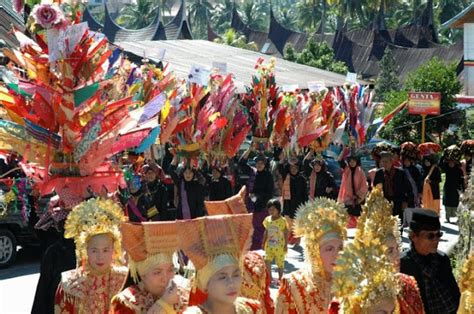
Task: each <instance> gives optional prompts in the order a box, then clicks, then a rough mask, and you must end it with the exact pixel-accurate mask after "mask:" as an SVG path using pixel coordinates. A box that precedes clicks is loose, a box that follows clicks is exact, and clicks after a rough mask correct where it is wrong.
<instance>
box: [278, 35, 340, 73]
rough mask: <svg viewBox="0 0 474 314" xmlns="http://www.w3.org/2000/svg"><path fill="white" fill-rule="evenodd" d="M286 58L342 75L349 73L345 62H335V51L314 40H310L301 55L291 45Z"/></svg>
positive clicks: (287, 49) (288, 47)
mask: <svg viewBox="0 0 474 314" xmlns="http://www.w3.org/2000/svg"><path fill="white" fill-rule="evenodd" d="M284 58H285V59H286V60H289V61H293V62H297V63H301V64H306V65H309V66H312V67H315V68H318V69H323V70H328V71H332V72H336V73H341V74H345V73H347V70H348V68H347V65H346V64H345V63H344V62H342V61H334V50H332V48H331V47H329V46H328V44H327V43H326V42H321V43H318V42H316V41H315V40H314V39H310V40H309V41H308V43H307V44H306V47H305V48H304V49H303V50H302V51H301V52H300V53H298V52H295V50H294V48H293V47H292V46H291V45H287V46H286V47H285V53H284Z"/></svg>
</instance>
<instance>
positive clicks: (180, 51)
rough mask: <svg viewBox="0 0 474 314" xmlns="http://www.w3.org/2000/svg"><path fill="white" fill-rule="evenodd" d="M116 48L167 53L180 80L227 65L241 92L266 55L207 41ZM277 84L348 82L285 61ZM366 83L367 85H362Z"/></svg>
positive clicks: (277, 70) (278, 65)
mask: <svg viewBox="0 0 474 314" xmlns="http://www.w3.org/2000/svg"><path fill="white" fill-rule="evenodd" d="M116 45H117V46H119V47H121V48H122V49H124V51H126V52H131V53H132V54H134V55H139V56H144V55H145V51H147V52H148V51H158V49H166V54H165V58H164V62H165V63H169V69H170V70H171V71H174V72H175V73H176V75H177V76H178V77H181V78H187V77H188V74H189V72H190V69H191V67H192V66H193V65H197V66H203V67H208V68H210V67H211V66H212V62H213V61H216V62H226V63H227V69H228V72H229V73H233V74H234V81H235V84H236V87H237V89H238V90H239V91H240V92H243V91H245V88H244V86H245V85H249V84H250V82H251V78H252V75H253V74H255V69H254V65H255V63H256V62H257V60H258V59H259V58H266V59H268V58H269V57H268V56H267V55H264V54H261V53H258V52H255V51H250V50H246V49H240V48H235V47H231V46H227V45H221V44H217V43H214V42H210V41H207V40H166V41H140V42H120V43H116ZM146 57H147V58H148V59H151V60H153V61H159V60H158V59H157V57H154V56H152V55H149V53H146ZM275 73H276V80H277V83H278V84H279V85H280V86H283V85H293V84H297V85H298V86H299V87H300V88H307V83H308V81H323V82H324V83H325V84H326V86H338V85H342V84H344V82H345V79H346V77H345V76H344V75H340V74H337V73H333V72H329V71H325V70H320V69H317V68H313V67H310V66H306V65H302V64H297V63H294V62H290V61H287V60H283V59H277V61H276V67H275ZM361 83H367V82H361Z"/></svg>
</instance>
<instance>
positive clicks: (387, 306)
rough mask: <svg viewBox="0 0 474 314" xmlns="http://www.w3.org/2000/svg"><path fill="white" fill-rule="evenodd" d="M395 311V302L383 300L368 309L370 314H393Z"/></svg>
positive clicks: (387, 299)
mask: <svg viewBox="0 0 474 314" xmlns="http://www.w3.org/2000/svg"><path fill="white" fill-rule="evenodd" d="M394 311H395V300H393V299H389V298H383V299H382V300H380V301H379V302H377V303H376V304H374V305H372V306H371V307H369V308H368V309H367V313H369V314H392V313H393V312H394Z"/></svg>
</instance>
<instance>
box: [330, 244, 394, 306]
mask: <svg viewBox="0 0 474 314" xmlns="http://www.w3.org/2000/svg"><path fill="white" fill-rule="evenodd" d="M399 286H400V284H399V282H398V277H397V276H395V268H394V267H393V264H392V263H391V262H390V261H389V260H388V259H387V257H386V255H385V246H384V245H383V244H382V243H381V242H380V239H379V238H377V237H375V238H365V239H359V238H356V239H354V242H352V243H349V244H347V245H346V246H345V247H344V251H343V252H341V253H340V255H339V257H338V259H337V261H336V266H335V267H334V272H333V287H332V289H333V293H334V295H335V296H336V297H337V298H338V300H339V304H337V303H333V304H332V306H331V309H330V310H329V313H330V314H336V313H344V314H376V313H387V314H388V313H400V312H399V308H398V303H397V295H398V291H399Z"/></svg>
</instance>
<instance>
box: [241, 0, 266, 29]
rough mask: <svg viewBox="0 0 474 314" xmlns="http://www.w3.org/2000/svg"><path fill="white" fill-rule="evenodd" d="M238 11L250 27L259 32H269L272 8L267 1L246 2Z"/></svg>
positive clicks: (245, 0) (250, 0) (248, 0)
mask: <svg viewBox="0 0 474 314" xmlns="http://www.w3.org/2000/svg"><path fill="white" fill-rule="evenodd" d="M237 10H238V12H239V13H240V16H241V17H242V20H243V21H244V23H246V24H247V26H248V27H250V28H251V29H254V30H257V31H262V32H266V31H268V25H270V22H269V17H270V15H269V13H270V7H269V6H268V3H267V1H265V0H259V1H254V0H244V2H243V3H242V5H241V6H240V7H239V8H238V9H237Z"/></svg>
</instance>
